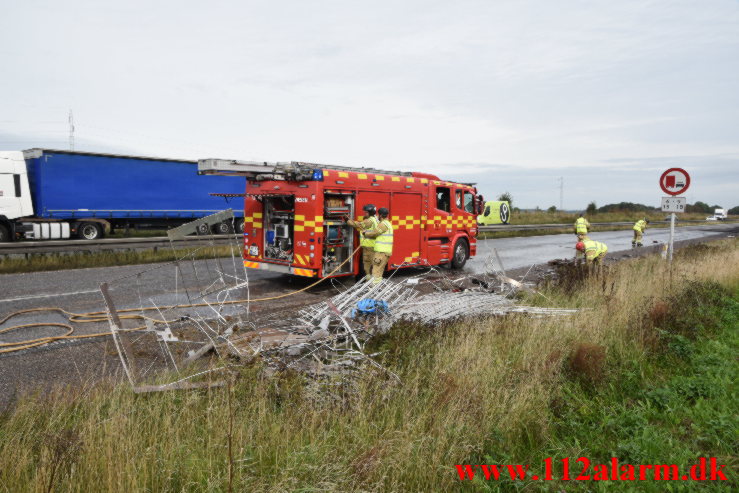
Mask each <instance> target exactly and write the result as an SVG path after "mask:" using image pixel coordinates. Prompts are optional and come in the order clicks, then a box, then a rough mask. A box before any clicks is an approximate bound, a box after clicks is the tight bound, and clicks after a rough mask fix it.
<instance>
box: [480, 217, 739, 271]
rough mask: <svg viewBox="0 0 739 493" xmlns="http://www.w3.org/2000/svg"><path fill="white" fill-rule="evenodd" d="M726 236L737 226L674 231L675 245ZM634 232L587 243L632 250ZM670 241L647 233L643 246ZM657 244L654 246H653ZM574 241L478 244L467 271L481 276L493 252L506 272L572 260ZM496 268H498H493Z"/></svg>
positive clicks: (665, 231)
mask: <svg viewBox="0 0 739 493" xmlns="http://www.w3.org/2000/svg"><path fill="white" fill-rule="evenodd" d="M727 232H733V233H737V232H739V224H736V223H729V224H726V223H716V224H711V225H710V226H709V225H701V226H685V227H677V228H675V241H682V240H692V239H696V238H707V237H710V236H714V235H717V234H726V233H727ZM632 238H633V232H632V231H631V230H628V231H605V232H602V233H591V234H590V239H591V240H595V241H600V242H603V243H605V244H606V245H607V246H608V252H609V253H615V252H620V251H624V250H631V239H632ZM669 239H670V229H669V228H660V229H649V228H648V229H647V231H646V233H645V234H644V239H643V243H644V246H645V247H653V246H655V245H659V246H660V247H661V245H662V244H664V243H667V242H668V241H669ZM654 242H657V243H654ZM576 243H577V238H576V236H575V235H574V234H560V235H549V236H530V237H527V238H503V239H498V240H482V241H479V242H478V246H477V256H476V257H474V258H472V259H470V261H469V262H468V264H467V267H466V269H469V270H470V271H472V272H481V271H482V269H483V268H484V265H485V262H486V260H487V258H488V256H489V255H491V254H493V249H496V250H497V251H498V255H499V256H500V260H501V262H502V263H503V267H504V268H505V269H506V270H509V269H511V270H512V269H519V268H522V267H529V266H531V265H534V264H543V263H546V262H548V261H550V260H554V259H560V258H572V257H574V256H575V244H576ZM495 265H496V266H497V264H495Z"/></svg>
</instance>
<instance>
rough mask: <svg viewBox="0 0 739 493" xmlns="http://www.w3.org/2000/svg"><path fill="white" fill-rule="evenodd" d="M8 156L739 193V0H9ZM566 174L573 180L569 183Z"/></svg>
mask: <svg viewBox="0 0 739 493" xmlns="http://www.w3.org/2000/svg"><path fill="white" fill-rule="evenodd" d="M0 14H1V15H0V67H2V70H0V149H2V150H16V149H26V148H32V147H48V148H56V149H59V148H62V149H67V148H69V141H68V135H69V124H68V114H69V111H70V109H71V110H72V111H73V115H74V124H75V132H74V136H75V149H76V150H80V151H95V152H117V153H126V154H136V155H144V156H159V157H169V158H184V159H200V158H212V157H217V158H232V159H241V160H257V161H291V160H295V161H307V162H317V163H328V164H341V165H348V166H372V167H377V168H381V169H388V170H406V171H425V172H432V173H436V174H438V175H439V176H440V177H441V178H443V179H447V180H458V181H464V182H476V183H477V184H478V189H479V190H480V191H481V192H482V193H483V194H484V195H485V196H486V198H489V199H491V198H493V199H494V198H496V197H497V196H498V195H499V194H501V193H502V192H505V191H508V192H510V193H511V195H512V196H513V199H514V202H515V205H516V206H519V207H522V208H533V207H536V206H539V207H542V208H546V207H549V206H551V205H555V206H557V207H558V208H559V207H560V183H562V184H563V186H562V191H563V204H562V205H563V206H564V208H565V209H571V210H576V209H582V208H585V206H586V205H587V204H588V203H589V202H591V201H595V202H596V203H597V204H598V205H604V204H607V203H613V202H621V201H630V202H641V203H646V204H650V205H659V201H660V197H662V196H663V193H662V192H661V191H660V190H659V185H658V179H659V176H660V174H661V173H662V171H664V170H665V169H667V168H670V167H675V166H677V167H683V168H685V169H686V170H687V171H688V172H689V173H690V174H691V178H692V180H691V186H690V189H689V190H688V191H687V192H686V196H687V198H688V201H689V202H694V201H696V200H701V201H704V202H708V203H710V204H718V205H721V206H723V207H734V206H737V205H739V193H737V192H738V191H739V89H738V87H739V86H738V82H739V2H737V1H736V0H701V1H697V0H696V1H679V0H678V1H660V0H656V1H646V0H641V1H631V0H621V1H617V2H614V1H613V0H609V1H600V0H582V1H569V0H568V1H555V0H549V1H545V0H541V1H526V0H513V1H499V0H481V1H475V0H455V1H453V2H452V1H435V0H426V1H415V0H410V1H399V0H395V1H385V0H374V1H372V2H367V1H361V2H360V1H353V0H342V1H333V0H326V1H309V0H302V1H291V0H285V1H282V2H274V1H271V2H270V1H248V0H242V1H218V0H211V1H209V2H203V1H197V2H195V1H189V0H177V1H157V0H148V1H140V0H126V1H117V2H113V1H100V0H93V1H90V0H66V1H64V2H58V1H46V2H41V1H34V0H24V1H22V2H18V1H14V0H0ZM560 179H561V181H560Z"/></svg>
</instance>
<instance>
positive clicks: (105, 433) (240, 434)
mask: <svg viewBox="0 0 739 493" xmlns="http://www.w3.org/2000/svg"><path fill="white" fill-rule="evenodd" d="M738 246H739V245H738V244H737V241H736V240H723V241H720V242H715V243H714V244H712V245H710V246H707V245H699V246H696V247H689V248H686V249H684V250H681V251H680V252H679V253H678V261H677V262H675V266H674V270H673V271H672V272H670V271H669V270H668V269H667V267H666V265H665V263H664V262H662V261H661V260H660V259H658V258H653V257H652V258H643V259H638V260H633V261H629V262H623V263H621V264H619V265H618V266H616V267H614V268H612V269H608V270H605V271H603V272H602V273H601V274H600V275H599V276H594V277H586V278H583V279H582V280H581V281H580V282H581V284H580V285H579V286H575V289H570V290H569V291H567V292H565V291H562V290H561V289H560V288H559V287H557V286H551V287H549V288H546V289H547V293H546V294H547V296H548V297H549V298H550V299H551V300H552V303H553V304H554V305H557V306H568V307H573V306H574V307H580V308H583V311H581V312H580V313H578V314H577V315H576V316H573V317H567V318H557V319H553V318H530V317H526V316H515V317H506V318H493V319H487V320H473V321H469V322H467V323H465V324H455V325H450V326H446V327H443V328H429V327H424V326H418V325H412V324H405V325H402V326H396V327H394V328H393V330H392V331H390V332H389V333H388V334H387V335H386V336H383V337H382V338H381V339H377V340H375V341H374V345H375V347H374V348H373V349H372V350H373V351H374V350H378V351H383V356H382V362H383V364H385V365H386V366H387V367H389V368H390V369H391V370H392V371H393V372H395V373H397V374H398V375H399V376H400V378H401V380H402V385H393V384H392V383H391V380H389V379H388V378H387V377H386V376H385V374H382V373H373V372H370V373H367V374H365V375H364V376H363V377H362V378H361V379H360V380H359V382H357V383H356V385H354V386H348V387H341V388H342V389H343V390H341V397H342V398H341V399H339V400H338V401H336V400H334V401H331V402H332V403H331V404H317V401H316V400H315V399H313V398H311V394H310V392H309V390H308V387H306V386H305V385H304V384H305V382H304V381H303V380H302V378H301V377H300V376H298V375H291V374H284V375H282V376H281V377H279V378H270V379H266V378H262V377H261V376H260V371H259V370H260V369H259V367H258V366H255V367H250V368H244V369H243V370H242V372H241V378H240V379H238V381H237V382H236V384H235V385H234V386H233V387H231V388H229V389H218V390H212V391H203V392H190V393H180V392H169V393H162V394H156V395H139V396H137V395H134V394H133V393H132V392H131V391H130V390H129V389H128V388H127V387H126V386H112V385H111V386H90V387H88V388H84V389H83V388H69V389H60V390H58V391H56V392H52V393H50V394H49V395H46V396H38V397H35V398H27V399H24V400H22V401H20V402H18V403H17V404H16V406H15V407H14V409H12V410H10V411H8V412H6V413H5V414H4V415H2V417H0V488H2V489H5V490H7V491H36V490H47V491H50V490H52V489H53V490H54V491H79V490H87V489H89V488H90V487H94V488H95V489H96V490H98V491H138V490H149V491H183V490H187V491H225V490H228V489H230V487H233V489H234V490H235V491H458V490H488V489H489V490H501V491H510V490H518V489H523V488H526V489H527V490H547V491H554V490H557V491H559V490H563V489H566V490H567V491H571V490H572V489H578V490H579V489H582V490H588V491H592V490H599V489H606V488H614V487H617V488H619V489H629V488H631V489H633V490H634V491H637V490H638V491H645V490H646V491H665V490H666V489H667V487H666V486H665V483H663V482H656V481H644V482H637V483H619V484H617V485H614V484H613V483H612V482H608V481H599V482H587V483H577V482H575V481H570V482H566V483H565V482H558V481H552V482H550V483H544V482H534V481H533V480H530V479H529V480H525V481H517V482H513V481H507V482H506V481H499V482H498V481H484V480H481V479H480V477H479V475H478V476H477V479H475V480H474V481H460V479H459V476H458V474H457V472H456V469H455V467H454V465H455V464H465V463H467V464H470V463H472V464H526V463H529V464H532V466H531V468H532V469H534V468H535V467H538V466H539V465H540V464H541V461H542V460H543V458H545V457H553V458H554V459H555V460H559V459H561V458H564V457H572V458H573V462H574V458H577V457H580V456H587V457H590V458H591V460H592V461H593V462H600V461H605V460H606V459H608V458H610V457H611V456H618V457H619V458H621V459H622V462H625V461H627V460H628V461H634V462H636V461H643V462H645V463H667V464H671V463H675V464H679V465H680V466H681V467H683V466H685V465H689V464H690V463H692V461H694V460H696V459H697V458H699V457H702V456H703V457H705V456H715V457H718V458H719V460H720V461H723V463H727V464H729V467H728V468H727V473H728V474H730V475H731V476H730V477H731V478H733V480H734V481H736V470H735V468H736V462H737V459H736V452H737V442H736V434H735V430H736V429H737V426H739V423H737V419H736V416H737V412H736V381H737V360H736V354H737V350H738V349H739V347H737V346H738V341H737V323H738V320H739V313H738V306H739V305H738V302H739V248H738ZM335 383H336V382H334V381H327V382H325V386H326V387H327V388H333V387H335V385H334V384H335ZM323 402H325V401H323ZM230 424H232V426H231V425H230ZM229 430H231V431H229ZM229 450H230V451H231V452H230V453H229ZM731 468H733V469H731ZM578 472H579V471H577V472H575V474H576V473H578ZM573 475H574V474H573ZM669 488H671V489H673V491H674V490H675V489H680V488H688V489H690V490H692V489H695V488H704V489H706V490H716V491H719V490H722V489H723V490H725V489H726V488H727V485H726V484H725V483H724V484H717V483H710V482H706V483H701V484H698V483H680V482H672V483H670V484H669Z"/></svg>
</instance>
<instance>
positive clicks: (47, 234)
mask: <svg viewBox="0 0 739 493" xmlns="http://www.w3.org/2000/svg"><path fill="white" fill-rule="evenodd" d="M245 185H246V182H245V180H244V178H243V177H242V178H239V177H233V176H213V175H198V163H197V161H182V160H174V159H162V158H150V157H139V156H121V155H114V154H100V153H92V152H74V151H59V150H50V149H29V150H26V151H4V152H0V241H12V240H14V239H34V240H35V239H64V238H83V239H87V240H94V239H98V238H101V237H102V236H104V235H105V233H106V232H108V231H112V230H115V229H123V228H125V229H129V228H136V229H139V228H160V229H161V228H167V227H173V226H178V225H180V224H183V223H185V222H189V221H192V220H193V219H196V218H200V217H203V216H207V215H209V214H213V213H214V212H218V211H221V210H224V209H229V208H232V206H233V205H235V207H234V209H235V210H234V216H235V220H234V223H233V224H230V223H228V224H227V223H221V224H216V225H215V226H213V232H214V233H221V234H224V233H229V232H231V231H232V229H233V228H235V229H236V231H237V232H241V231H242V230H243V216H244V211H243V203H244V201H243V198H242V197H243V195H244V191H245ZM232 197H233V199H234V200H233V202H232V203H229V201H230V200H231V198H232ZM203 227H205V226H203ZM206 232H207V231H201V233H206Z"/></svg>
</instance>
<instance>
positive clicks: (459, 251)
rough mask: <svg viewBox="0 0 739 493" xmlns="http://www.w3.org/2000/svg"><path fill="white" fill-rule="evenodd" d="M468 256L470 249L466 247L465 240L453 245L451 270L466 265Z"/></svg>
mask: <svg viewBox="0 0 739 493" xmlns="http://www.w3.org/2000/svg"><path fill="white" fill-rule="evenodd" d="M469 256H470V248H469V247H468V246H467V240H464V239H459V240H457V243H456V244H455V245H454V254H453V255H452V269H461V268H462V267H464V264H466V263H467V258H469Z"/></svg>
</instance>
